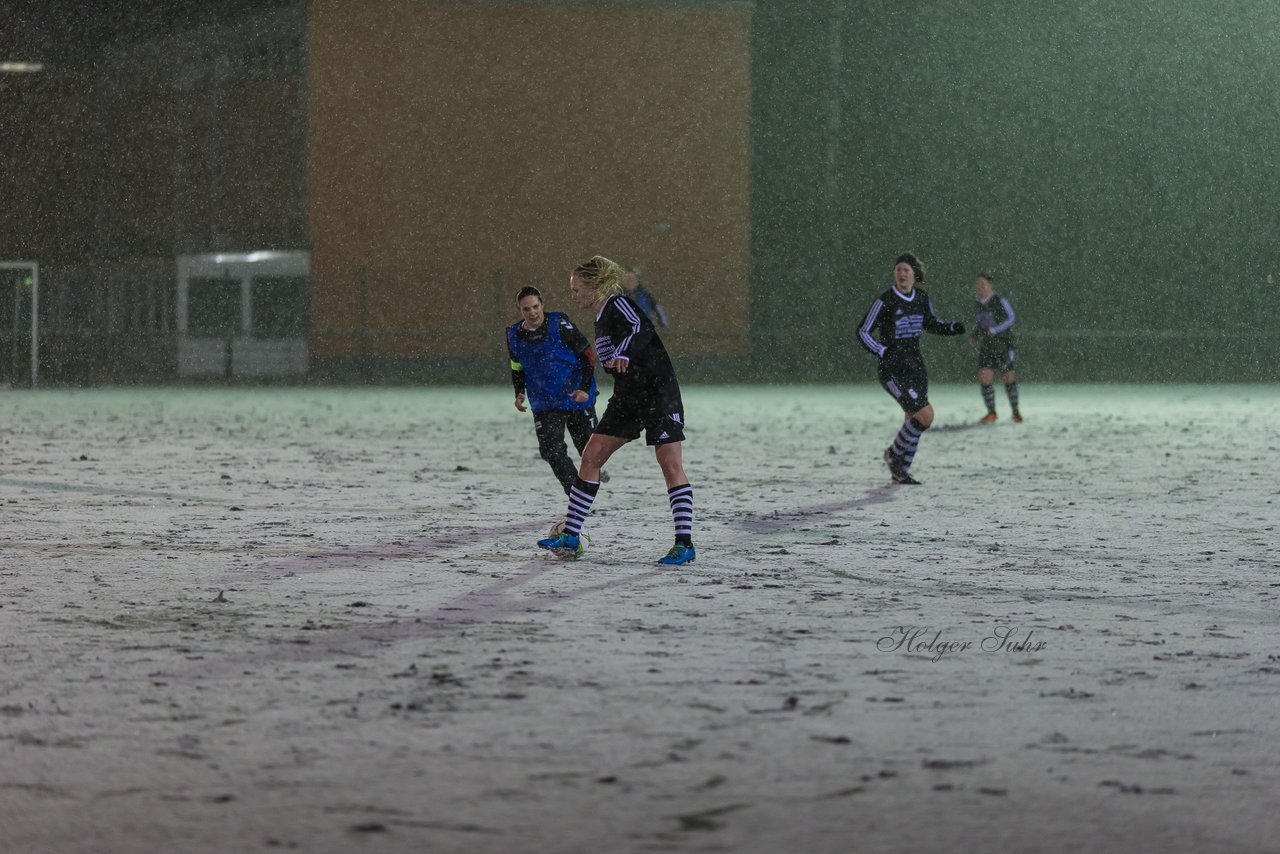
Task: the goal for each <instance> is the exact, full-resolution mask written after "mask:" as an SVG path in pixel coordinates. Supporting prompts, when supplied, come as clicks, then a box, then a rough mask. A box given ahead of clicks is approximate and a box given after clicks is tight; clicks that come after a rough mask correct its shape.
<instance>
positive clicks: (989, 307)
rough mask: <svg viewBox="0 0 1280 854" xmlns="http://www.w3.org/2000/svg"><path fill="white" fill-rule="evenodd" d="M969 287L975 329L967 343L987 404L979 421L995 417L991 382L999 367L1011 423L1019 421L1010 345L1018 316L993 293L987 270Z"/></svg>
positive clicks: (989, 421) (1014, 356)
mask: <svg viewBox="0 0 1280 854" xmlns="http://www.w3.org/2000/svg"><path fill="white" fill-rule="evenodd" d="M973 287H974V290H975V291H977V294H978V307H977V311H976V315H977V323H976V324H975V326H976V327H977V329H976V330H975V331H974V333H973V337H972V338H970V339H969V343H971V344H972V345H973V346H975V347H977V348H978V385H980V386H981V387H982V402H983V403H985V404H986V405H987V414H986V415H984V416H982V423H983V424H994V423H995V421H996V418H997V417H998V416H997V415H996V391H995V388H993V387H992V382H993V380H994V379H995V371H996V370H999V371H1000V372H1001V374H1002V377H1001V379H1003V380H1004V390H1005V393H1006V394H1007V395H1009V408H1010V409H1012V410H1013V423H1014V424H1021V423H1022V414H1021V413H1020V412H1018V382H1017V378H1016V377H1015V376H1014V373H1013V363H1014V361H1016V360H1017V358H1018V351H1017V350H1016V349H1015V348H1014V345H1013V324H1014V321H1015V320H1017V318H1018V316H1017V315H1016V314H1014V312H1013V305H1012V304H1011V303H1010V302H1009V301H1008V300H1007V299H1005V298H1004V297H1002V296H1000V294H998V293H996V290H995V288H996V281H995V279H993V278H991V275H990V274H989V273H979V274H978V278H977V281H975V282H974V286H973Z"/></svg>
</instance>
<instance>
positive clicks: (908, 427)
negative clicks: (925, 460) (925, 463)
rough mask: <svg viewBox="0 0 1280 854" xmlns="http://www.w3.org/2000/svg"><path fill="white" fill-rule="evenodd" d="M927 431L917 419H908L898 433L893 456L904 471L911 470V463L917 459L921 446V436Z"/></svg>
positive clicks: (894, 441) (894, 442)
mask: <svg viewBox="0 0 1280 854" xmlns="http://www.w3.org/2000/svg"><path fill="white" fill-rule="evenodd" d="M927 429H929V428H927V427H925V426H924V425H923V424H921V423H920V422H919V421H917V420H916V419H915V418H908V419H907V420H906V422H904V423H903V425H902V429H901V430H899V431H898V436H897V438H895V439H894V440H893V455H894V457H896V458H897V460H898V463H899V465H901V466H902V470H903V471H906V470H907V469H909V468H911V461H912V460H914V459H915V458H916V449H917V448H918V447H919V446H920V434H921V433H923V432H924V431H925V430H927Z"/></svg>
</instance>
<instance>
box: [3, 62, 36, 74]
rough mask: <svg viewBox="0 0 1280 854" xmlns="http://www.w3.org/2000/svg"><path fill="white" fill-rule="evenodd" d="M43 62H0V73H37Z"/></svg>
mask: <svg viewBox="0 0 1280 854" xmlns="http://www.w3.org/2000/svg"><path fill="white" fill-rule="evenodd" d="M41 71H44V63H43V62H0V74H39V73H40V72H41Z"/></svg>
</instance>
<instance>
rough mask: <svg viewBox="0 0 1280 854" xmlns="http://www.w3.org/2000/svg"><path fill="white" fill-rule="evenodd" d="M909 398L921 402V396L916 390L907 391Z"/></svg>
mask: <svg viewBox="0 0 1280 854" xmlns="http://www.w3.org/2000/svg"><path fill="white" fill-rule="evenodd" d="M907 397H909V398H911V399H912V400H919V399H920V395H919V394H917V393H916V390H915V389H913V388H909V389H907Z"/></svg>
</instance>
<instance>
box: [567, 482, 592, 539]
mask: <svg viewBox="0 0 1280 854" xmlns="http://www.w3.org/2000/svg"><path fill="white" fill-rule="evenodd" d="M599 491H600V482H599V481H590V480H583V479H582V478H580V477H575V478H574V479H573V486H571V487H569V507H568V509H566V510H565V511H564V531H565V533H566V534H573V535H574V536H575V537H576V536H578V535H579V534H581V533H582V525H583V523H584V522H586V521H587V514H588V513H590V512H591V505H592V504H594V503H595V500H596V493H597V492H599Z"/></svg>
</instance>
